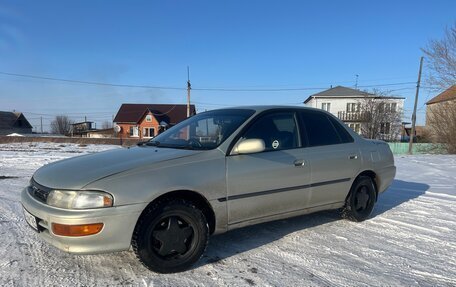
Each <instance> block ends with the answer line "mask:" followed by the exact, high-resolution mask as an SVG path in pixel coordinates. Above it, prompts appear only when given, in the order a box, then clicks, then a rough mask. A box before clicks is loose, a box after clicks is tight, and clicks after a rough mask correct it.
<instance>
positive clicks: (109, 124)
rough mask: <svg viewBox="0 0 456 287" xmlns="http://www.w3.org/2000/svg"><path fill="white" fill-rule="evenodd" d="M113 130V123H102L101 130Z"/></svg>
mask: <svg viewBox="0 0 456 287" xmlns="http://www.w3.org/2000/svg"><path fill="white" fill-rule="evenodd" d="M110 128H112V122H110V121H104V122H103V123H101V129H103V130H106V129H110Z"/></svg>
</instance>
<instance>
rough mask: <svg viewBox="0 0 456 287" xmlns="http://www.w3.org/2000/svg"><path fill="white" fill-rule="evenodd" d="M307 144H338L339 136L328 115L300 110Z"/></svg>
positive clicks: (339, 141)
mask: <svg viewBox="0 0 456 287" xmlns="http://www.w3.org/2000/svg"><path fill="white" fill-rule="evenodd" d="M300 116H301V119H302V121H303V124H304V127H305V132H306V134H307V141H308V145H309V146H311V147H312V146H322V145H333V144H340V143H341V142H342V141H341V138H340V137H339V134H338V133H337V131H336V128H335V127H334V125H333V124H332V123H331V121H330V119H329V117H328V116H327V115H325V114H323V113H320V112H314V111H302V112H300Z"/></svg>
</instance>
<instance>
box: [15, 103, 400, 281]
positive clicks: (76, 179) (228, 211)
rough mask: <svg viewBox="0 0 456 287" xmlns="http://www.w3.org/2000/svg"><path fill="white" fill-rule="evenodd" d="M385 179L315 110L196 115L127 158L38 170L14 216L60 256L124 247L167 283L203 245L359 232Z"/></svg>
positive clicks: (367, 144)
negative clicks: (269, 230)
mask: <svg viewBox="0 0 456 287" xmlns="http://www.w3.org/2000/svg"><path fill="white" fill-rule="evenodd" d="M395 173H396V168H395V166H394V160H393V155H392V153H391V151H390V149H389V147H388V145H387V144H386V143H384V142H382V141H375V140H366V139H363V138H361V137H360V136H358V135H357V134H356V133H355V132H353V131H352V130H351V129H349V128H348V127H347V126H345V125H344V124H343V123H342V122H341V121H340V120H338V119H337V118H336V117H334V116H332V115H331V114H329V113H327V112H325V111H322V110H317V109H312V108H300V107H258V106H255V107H239V108H229V109H220V110H214V111H208V112H204V113H200V114H198V115H195V116H193V117H191V118H189V119H187V120H185V121H183V122H181V123H180V124H178V125H176V126H174V127H172V128H170V129H169V130H167V131H166V132H164V133H162V134H160V135H159V136H157V137H156V138H154V139H152V140H150V141H148V142H143V143H140V144H138V146H137V147H133V148H125V149H115V150H110V151H106V152H100V153H96V154H91V155H85V156H79V157H74V158H70V159H66V160H62V161H58V162H54V163H51V164H48V165H46V166H43V167H41V168H40V169H38V170H37V171H36V172H35V174H34V175H33V177H32V179H31V180H30V185H29V186H28V187H26V188H25V189H24V190H23V192H22V205H23V207H24V214H25V218H26V220H27V222H28V223H29V224H30V225H31V226H32V227H33V228H34V229H35V230H36V231H37V232H39V234H40V236H41V237H42V238H43V239H44V240H46V241H47V242H49V243H50V244H52V245H54V246H56V247H57V248H59V249H61V250H64V251H67V252H70V253H77V254H93V253H101V252H112V251H121V250H128V249H129V248H130V247H131V246H132V247H133V250H134V252H135V253H136V255H137V257H138V258H139V260H140V261H141V262H142V263H143V264H144V265H145V266H147V267H148V268H149V269H150V270H153V271H156V272H162V273H168V272H178V271H182V270H185V269H187V268H189V267H190V266H191V265H192V264H193V263H194V262H196V261H197V260H198V259H199V258H200V257H201V255H202V254H203V252H204V250H205V248H206V245H207V242H208V237H209V235H211V234H218V233H223V232H226V231H229V230H231V229H235V228H239V227H243V226H248V225H252V224H257V223H261V222H266V221H271V220H277V219H283V218H287V217H291V216H297V215H302V214H307V213H312V212H316V211H320V210H328V209H340V210H341V211H342V215H343V216H344V217H345V218H348V219H350V220H354V221H362V220H364V219H366V218H368V217H369V215H370V214H371V211H372V209H373V207H374V204H375V202H376V201H377V197H378V195H379V194H380V193H382V192H384V191H385V190H386V189H387V188H388V186H389V185H390V184H391V183H392V181H393V178H394V176H395ZM303 220H305V218H304V219H303Z"/></svg>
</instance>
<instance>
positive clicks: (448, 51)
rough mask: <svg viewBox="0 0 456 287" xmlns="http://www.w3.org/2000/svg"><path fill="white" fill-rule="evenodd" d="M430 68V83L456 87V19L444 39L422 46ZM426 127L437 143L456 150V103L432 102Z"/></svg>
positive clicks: (446, 31)
mask: <svg viewBox="0 0 456 287" xmlns="http://www.w3.org/2000/svg"><path fill="white" fill-rule="evenodd" d="M422 51H423V52H424V53H425V55H426V60H427V68H428V69H429V74H428V79H427V82H428V83H429V84H430V85H431V86H432V87H433V88H435V89H436V90H437V89H440V90H441V89H455V87H456V86H455V85H456V22H455V23H454V25H453V26H452V27H449V28H446V29H445V35H444V36H443V38H442V39H440V40H431V41H429V43H428V45H427V46H426V47H425V48H423V49H422ZM426 118H427V119H426V126H427V127H426V129H427V131H428V132H429V134H430V135H431V139H432V140H433V142H434V143H439V144H443V147H444V148H445V149H446V150H447V152H448V153H456V136H455V135H456V103H455V101H445V102H441V103H434V104H430V105H428V108H427V111H426Z"/></svg>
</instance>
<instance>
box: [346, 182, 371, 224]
mask: <svg viewBox="0 0 456 287" xmlns="http://www.w3.org/2000/svg"><path fill="white" fill-rule="evenodd" d="M376 195H377V192H376V189H375V185H374V183H373V181H372V179H371V178H370V177H368V176H360V177H358V178H357V179H356V180H355V182H354V183H353V185H352V187H351V189H350V193H349V195H348V197H347V200H346V202H345V206H344V209H343V211H342V216H343V217H344V218H346V219H349V220H352V221H357V222H360V221H363V220H365V219H367V218H368V217H369V216H370V214H371V213H372V210H373V209H374V205H375V201H376Z"/></svg>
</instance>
